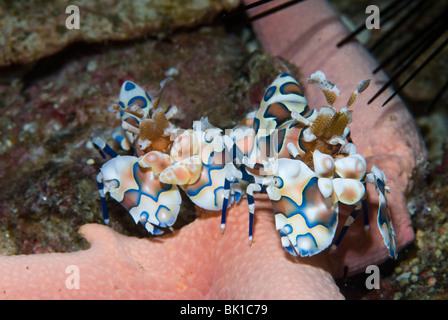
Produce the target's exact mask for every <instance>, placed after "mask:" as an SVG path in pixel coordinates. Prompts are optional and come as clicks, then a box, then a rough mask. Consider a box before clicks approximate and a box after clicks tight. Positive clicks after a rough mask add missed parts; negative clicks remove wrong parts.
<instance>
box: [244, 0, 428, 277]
mask: <svg viewBox="0 0 448 320" xmlns="http://www.w3.org/2000/svg"><path fill="white" fill-rule="evenodd" d="M253 2H254V1H253V0H245V3H246V4H250V3H253ZM284 2H287V1H282V0H280V1H273V2H272V3H269V4H267V5H264V6H262V7H260V8H254V9H253V10H250V14H251V15H255V14H257V13H259V12H260V11H264V10H268V9H269V8H270V7H276V6H278V5H280V4H282V3H284ZM253 27H254V29H255V31H256V33H257V35H258V38H259V40H260V42H261V43H262V45H263V47H264V48H265V49H266V50H267V51H268V52H270V53H271V54H272V55H274V56H281V57H283V58H285V59H287V60H289V61H290V62H292V63H294V64H295V65H297V66H299V67H300V69H301V71H302V73H303V74H304V75H305V76H307V77H309V75H311V74H312V73H314V72H315V71H316V70H322V71H323V72H324V73H325V75H326V76H327V78H328V79H330V80H331V81H332V82H334V83H335V84H336V85H337V87H338V88H339V90H340V91H341V96H340V97H339V100H338V101H337V102H336V105H335V107H336V108H339V109H340V108H342V107H343V106H344V104H345V103H346V102H347V101H348V98H349V97H350V94H351V93H352V92H353V90H354V89H355V88H356V86H357V84H358V82H359V81H361V80H364V79H372V81H371V83H370V86H369V88H368V89H367V90H366V91H365V92H364V93H362V94H361V95H360V96H359V97H358V100H357V101H356V103H355V105H354V106H353V107H352V110H353V121H352V123H351V124H350V129H351V137H352V139H353V141H354V143H355V145H356V147H357V150H358V152H359V153H361V154H362V155H363V156H364V157H366V158H367V165H368V171H370V169H371V167H372V164H375V165H376V166H378V167H379V168H380V169H381V170H383V171H384V173H385V174H386V176H387V184H388V186H389V187H390V188H391V192H390V193H389V194H388V203H389V206H390V211H391V215H392V220H393V225H394V228H395V232H396V242H397V248H398V250H399V249H401V248H403V247H404V246H406V245H407V244H409V242H411V241H412V240H413V239H414V232H413V229H412V226H411V221H410V215H409V212H408V210H407V208H406V199H405V196H404V194H405V193H406V191H407V190H409V189H410V188H411V187H412V180H411V176H412V175H413V174H414V173H415V172H414V170H415V169H416V168H417V169H422V167H423V164H424V163H425V162H426V161H427V151H426V148H425V146H424V143H423V140H422V139H421V137H420V135H419V132H418V129H417V127H416V124H415V122H414V120H413V118H412V116H411V114H410V113H409V112H408V110H407V108H406V107H405V106H404V104H403V102H402V101H401V100H400V99H399V98H398V97H396V98H395V99H394V100H392V101H391V102H390V103H388V104H387V105H386V106H385V107H381V103H382V102H381V101H382V99H381V98H379V99H377V100H375V101H374V102H373V103H372V104H370V105H367V101H368V100H369V99H370V98H371V97H372V96H373V94H374V93H376V92H377V91H378V90H379V89H380V87H381V86H382V84H383V83H385V82H386V81H387V77H386V75H385V74H384V73H381V72H379V73H377V74H376V75H372V70H373V69H374V68H375V67H376V66H377V65H378V62H377V61H375V59H374V58H372V57H371V56H370V55H369V53H368V52H367V51H366V50H365V49H364V48H363V47H362V46H361V45H359V44H358V43H356V42H352V43H349V44H346V45H344V46H342V47H341V48H337V47H336V44H337V43H338V42H339V41H340V40H342V39H343V38H344V37H345V36H346V35H347V34H348V33H347V30H346V29H345V28H344V26H343V25H342V24H341V23H340V21H339V18H338V17H337V16H336V14H335V12H334V11H333V9H332V8H331V7H330V6H329V5H328V3H327V2H326V1H324V0H313V1H305V2H303V3H300V4H298V5H294V6H292V7H289V8H287V9H285V10H281V11H279V12H276V13H274V14H272V15H269V16H267V17H265V18H263V19H261V20H259V21H256V22H254V23H253ZM302 82H303V81H302ZM305 90H306V91H307V92H306V95H307V99H308V103H309V104H310V107H311V108H316V107H320V106H322V105H326V103H325V99H324V97H323V95H322V93H321V91H320V90H319V89H318V88H315V87H313V86H307V87H306V88H305ZM390 94H391V91H390V90H388V91H386V92H385V93H384V97H388V96H389V95H390ZM384 99H385V98H384ZM384 99H383V100H384ZM368 203H369V208H368V209H369V212H370V221H369V223H370V231H369V232H367V233H366V232H364V230H363V223H362V220H363V219H362V217H358V219H357V220H356V222H355V223H354V224H353V225H352V226H351V227H350V229H349V232H348V233H347V235H346V236H345V238H344V239H343V241H342V242H341V245H340V246H339V248H338V250H337V253H336V257H335V263H336V269H335V272H336V273H335V274H336V275H339V276H340V275H342V272H343V267H344V266H347V267H348V273H349V274H354V273H357V272H359V271H362V270H363V269H364V268H365V267H366V266H367V265H369V264H378V263H380V262H383V261H384V260H385V259H387V258H388V254H387V251H386V249H385V247H384V245H383V241H382V237H381V235H380V233H379V231H378V227H377V223H376V214H374V213H376V211H377V210H378V200H377V196H376V192H375V190H374V188H373V186H371V185H370V186H368ZM349 213H350V212H347V210H345V211H344V212H343V213H342V215H347V214H349ZM340 221H341V222H340V224H339V226H341V225H343V223H344V221H345V217H343V218H341V220H340Z"/></svg>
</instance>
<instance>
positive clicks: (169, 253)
mask: <svg viewBox="0 0 448 320" xmlns="http://www.w3.org/2000/svg"><path fill="white" fill-rule="evenodd" d="M257 207H258V209H257V214H256V228H255V234H256V238H255V242H254V243H253V244H252V246H249V245H248V241H247V230H248V219H247V218H248V207H247V205H246V204H245V203H244V201H243V202H242V203H241V204H240V205H239V206H237V207H234V208H232V209H231V210H230V211H229V215H228V224H227V228H226V230H225V232H224V234H223V235H221V234H220V232H219V228H220V214H219V213H217V212H215V213H213V212H206V213H204V214H203V215H202V216H201V217H199V218H198V219H197V220H196V221H194V222H193V223H191V224H189V225H187V226H185V227H184V228H182V229H181V230H179V231H178V232H175V234H173V235H171V236H166V237H162V238H161V239H160V240H148V239H137V238H134V237H127V236H123V235H121V234H119V233H117V232H115V231H113V230H112V229H110V228H109V227H106V226H102V225H96V224H89V225H85V226H83V227H82V228H81V230H80V233H81V234H82V235H83V236H84V237H85V238H86V239H87V240H88V241H89V242H90V244H91V248H90V249H88V250H84V251H79V252H74V253H50V254H38V255H37V254H36V255H28V256H25V255H24V256H14V257H2V258H0V270H2V273H1V276H0V297H1V298H9V299H32V298H38V299H55V298H56V299H68V298H73V299H106V298H107V299H126V298H141V299H142V298H147V299H208V298H211V299H303V298H308V299H311V298H316V299H324V298H327V299H336V298H342V296H341V294H340V293H339V289H338V288H337V287H336V285H335V284H334V281H333V278H332V276H331V274H330V273H329V272H328V271H327V270H325V266H327V267H328V263H327V262H326V256H325V255H320V256H317V257H316V258H314V259H303V260H302V262H303V263H294V262H293V260H292V259H291V258H290V257H289V255H288V254H287V253H286V252H285V251H284V250H283V249H282V247H281V244H280V242H279V239H278V233H277V232H276V230H275V227H274V216H273V215H272V209H271V205H270V202H269V201H268V200H267V198H266V197H264V200H263V199H260V201H259V202H257ZM313 265H314V266H313ZM316 265H319V267H316ZM71 268H77V270H79V274H78V275H79V278H76V279H75V277H76V276H75V271H74V269H71ZM67 272H68V273H67ZM76 272H77V271H76ZM77 279H78V280H79V282H77V281H78V280H77ZM67 283H68V287H67ZM77 283H79V288H76V287H74V285H75V284H77ZM70 288H72V289H70Z"/></svg>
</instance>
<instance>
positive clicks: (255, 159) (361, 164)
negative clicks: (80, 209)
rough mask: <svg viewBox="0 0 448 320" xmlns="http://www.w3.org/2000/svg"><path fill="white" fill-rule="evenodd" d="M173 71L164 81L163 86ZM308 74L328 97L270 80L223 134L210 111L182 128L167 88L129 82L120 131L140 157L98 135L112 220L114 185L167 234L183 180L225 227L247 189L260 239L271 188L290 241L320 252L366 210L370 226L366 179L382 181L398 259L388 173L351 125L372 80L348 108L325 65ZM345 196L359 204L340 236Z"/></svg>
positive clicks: (383, 210)
mask: <svg viewBox="0 0 448 320" xmlns="http://www.w3.org/2000/svg"><path fill="white" fill-rule="evenodd" d="M168 80H169V79H166V80H164V81H162V82H161V89H160V91H159V93H158V94H160V93H161V92H162V90H163V87H164V86H165V84H166V82H167V81H168ZM308 82H309V83H311V84H314V85H316V86H318V87H319V88H320V89H321V90H322V91H323V93H324V95H325V97H326V100H327V103H328V106H325V107H322V108H321V109H320V110H319V111H317V110H314V109H310V108H309V106H308V103H307V100H306V98H305V96H304V93H303V90H302V88H301V87H300V85H299V83H298V82H297V81H296V80H295V79H294V78H293V77H291V76H290V75H288V74H282V75H280V76H279V77H277V79H275V80H274V82H273V83H272V84H271V85H270V86H269V87H268V88H267V89H266V91H265V93H264V96H263V98H262V101H261V104H260V107H259V109H258V110H257V111H256V112H252V113H250V114H249V115H248V116H247V118H246V123H245V124H244V125H240V126H237V127H235V128H234V129H232V130H230V131H227V130H226V132H225V133H224V134H223V132H222V130H221V129H219V128H216V127H214V126H213V125H211V124H210V123H209V122H208V120H207V119H204V118H203V119H201V120H200V121H196V122H195V123H194V125H193V128H192V129H188V130H181V131H179V129H177V128H174V126H173V125H172V124H171V123H170V121H169V120H170V118H171V117H173V115H174V114H175V112H176V110H177V109H176V108H175V107H172V108H171V109H169V110H168V111H167V112H164V111H163V110H162V109H161V108H158V103H159V99H160V97H157V98H155V99H153V98H152V97H151V96H150V95H148V94H147V93H146V92H145V91H144V90H143V89H142V88H141V87H139V86H138V85H136V84H134V83H132V82H129V81H126V82H125V83H124V84H123V85H122V88H121V91H120V97H119V100H120V101H119V103H118V104H113V105H112V107H111V108H112V109H113V110H114V111H117V112H118V113H119V115H120V118H121V121H122V126H121V129H116V130H114V134H113V137H114V138H115V140H117V141H118V142H120V145H121V147H122V148H123V149H125V150H128V149H130V147H131V146H134V148H135V149H136V156H119V155H118V154H117V153H116V152H115V151H113V150H112V148H111V147H109V146H108V145H107V144H106V143H105V142H104V141H103V140H102V139H101V138H98V137H95V138H94V139H93V143H94V145H95V146H96V147H97V149H99V151H100V152H101V153H102V154H103V155H104V153H106V154H107V155H109V156H110V157H112V159H111V160H109V161H108V162H107V163H105V164H104V165H103V167H102V168H101V171H100V173H99V174H98V177H97V182H98V188H99V192H100V196H101V203H102V209H103V215H104V220H105V222H106V223H107V222H108V214H107V208H106V200H105V194H106V193H109V194H110V195H111V197H112V198H114V199H115V200H117V201H118V202H120V203H121V204H122V205H123V206H124V207H125V208H126V209H127V210H128V211H129V213H130V214H131V216H132V217H133V219H134V221H135V223H139V222H140V223H141V224H143V225H144V226H145V228H146V229H147V230H148V232H149V233H151V234H154V235H158V234H162V233H163V232H164V231H165V229H166V228H171V226H172V225H173V224H174V222H175V221H176V219H177V215H178V212H179V207H180V204H181V197H180V193H179V188H180V189H182V190H183V191H184V192H185V193H186V195H187V196H188V197H189V199H190V200H191V201H192V202H193V203H194V204H196V205H197V206H199V207H201V208H204V209H206V210H217V211H221V212H222V218H221V232H224V230H225V223H226V214H227V209H228V208H229V206H230V205H231V204H232V203H234V202H238V201H240V199H241V198H242V195H246V197H247V201H248V203H249V242H250V243H252V241H253V223H254V214H255V206H256V204H255V201H254V193H256V192H264V193H267V194H268V196H269V199H270V200H271V202H272V206H273V209H274V211H275V224H276V228H277V230H279V231H280V236H281V243H282V245H283V247H284V248H285V249H286V250H287V251H288V252H289V253H290V254H292V255H300V256H312V255H315V254H317V253H319V252H321V251H323V250H325V249H326V248H328V247H329V246H330V245H331V244H332V243H333V248H335V247H337V245H338V244H339V243H340V241H341V240H342V238H343V236H344V234H345V233H346V231H347V229H348V228H349V226H350V224H351V223H352V222H353V220H354V219H355V217H356V216H357V215H358V213H359V212H360V211H361V210H363V213H364V221H365V225H366V227H367V226H368V222H367V221H368V220H367V214H368V213H367V209H366V200H365V198H366V197H365V191H366V188H365V184H366V183H372V184H374V185H375V189H376V191H377V193H378V197H379V209H378V213H377V216H378V218H377V221H378V227H379V230H380V232H381V234H382V236H383V239H384V244H385V246H386V247H387V249H388V251H389V254H390V256H391V257H394V258H395V257H396V256H397V253H396V248H395V240H394V236H395V235H394V230H393V226H392V222H391V218H390V213H389V209H388V205H387V200H386V192H387V190H388V187H387V186H386V177H385V175H384V173H383V172H382V171H381V170H380V169H379V168H377V167H375V166H373V167H372V170H371V173H366V169H367V168H366V161H365V159H364V158H363V157H362V156H361V155H360V154H359V153H357V152H356V147H355V145H354V144H353V141H352V140H351V137H350V129H349V127H348V124H349V123H350V122H351V115H352V111H351V110H349V108H350V107H351V106H352V104H353V103H354V102H355V100H356V98H357V96H358V94H359V93H361V92H362V91H364V90H365V89H366V88H367V86H368V85H369V81H361V82H360V83H359V85H358V87H357V89H356V90H355V91H354V92H353V93H352V95H351V97H350V99H349V101H348V102H347V105H346V106H345V107H344V108H342V109H341V110H340V111H339V112H338V111H336V109H335V108H334V107H333V103H334V102H335V101H336V99H337V97H338V96H339V90H338V89H337V87H336V86H335V85H334V84H332V83H331V82H330V81H328V80H327V79H326V78H325V75H324V74H323V73H322V72H321V71H318V72H316V73H314V74H312V75H311V77H310V79H308ZM158 94H156V96H157V95H158ZM338 203H343V204H346V205H351V206H353V208H354V211H353V212H352V213H351V215H350V217H349V218H348V219H347V221H346V223H345V225H344V226H343V228H342V229H341V232H340V234H339V235H338V237H337V238H336V240H334V238H335V234H336V228H337V225H338V221H339V206H338ZM333 240H334V241H333Z"/></svg>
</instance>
